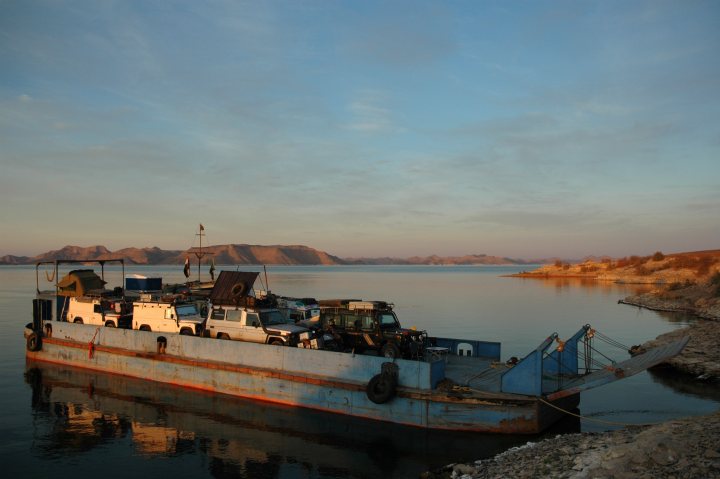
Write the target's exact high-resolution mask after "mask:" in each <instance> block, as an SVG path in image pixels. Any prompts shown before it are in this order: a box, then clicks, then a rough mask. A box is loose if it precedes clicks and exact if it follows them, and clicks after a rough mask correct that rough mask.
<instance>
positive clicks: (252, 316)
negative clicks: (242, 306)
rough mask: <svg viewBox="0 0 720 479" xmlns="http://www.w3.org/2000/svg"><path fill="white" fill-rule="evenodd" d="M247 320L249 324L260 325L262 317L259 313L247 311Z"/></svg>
mask: <svg viewBox="0 0 720 479" xmlns="http://www.w3.org/2000/svg"><path fill="white" fill-rule="evenodd" d="M245 321H246V322H245V324H246V325H247V326H260V319H258V315H257V313H247V316H246V319H245Z"/></svg>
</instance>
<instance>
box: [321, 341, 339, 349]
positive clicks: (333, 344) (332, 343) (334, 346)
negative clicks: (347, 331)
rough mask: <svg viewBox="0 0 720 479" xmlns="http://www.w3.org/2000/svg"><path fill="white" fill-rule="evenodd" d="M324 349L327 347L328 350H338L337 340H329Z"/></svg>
mask: <svg viewBox="0 0 720 479" xmlns="http://www.w3.org/2000/svg"><path fill="white" fill-rule="evenodd" d="M323 349H327V350H328V351H338V345H337V343H336V342H335V341H328V342H327V343H325V345H324V347H323Z"/></svg>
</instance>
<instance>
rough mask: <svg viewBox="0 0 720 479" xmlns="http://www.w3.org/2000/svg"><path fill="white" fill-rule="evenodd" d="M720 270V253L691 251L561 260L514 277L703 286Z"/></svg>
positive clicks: (714, 251) (719, 251)
mask: <svg viewBox="0 0 720 479" xmlns="http://www.w3.org/2000/svg"><path fill="white" fill-rule="evenodd" d="M719 271H720V250H706V251H690V252H685V253H670V254H663V253H662V252H660V251H658V252H656V253H655V254H653V255H648V256H630V257H624V258H615V259H614V258H609V257H601V258H599V259H598V258H593V259H587V260H585V261H583V262H581V263H577V264H570V263H569V262H564V261H561V260H557V261H555V263H553V264H545V265H544V266H542V267H540V268H537V269H535V270H533V271H525V272H522V273H518V274H516V275H514V276H521V277H524V278H566V277H573V278H587V279H596V280H600V281H613V282H620V283H635V284H668V285H669V284H675V285H678V284H686V283H688V284H689V283H702V282H706V281H708V280H709V278H710V277H712V276H713V275H714V274H716V273H717V272H719Z"/></svg>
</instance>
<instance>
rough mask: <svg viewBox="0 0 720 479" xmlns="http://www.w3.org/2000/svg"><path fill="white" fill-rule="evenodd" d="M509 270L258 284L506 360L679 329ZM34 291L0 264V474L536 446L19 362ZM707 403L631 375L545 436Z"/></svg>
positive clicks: (293, 276)
mask: <svg viewBox="0 0 720 479" xmlns="http://www.w3.org/2000/svg"><path fill="white" fill-rule="evenodd" d="M218 269H223V268H218ZM226 269H234V268H226ZM242 269H243V270H251V269H253V268H247V267H243V268H242ZM521 269H522V268H513V267H424V266H422V267H413V266H402V267H399V266H392V267H391V266H388V267H385V266H374V267H269V268H268V269H267V272H268V280H269V289H271V290H272V291H274V292H276V293H278V294H284V295H291V296H314V297H317V298H337V297H354V298H363V299H385V300H389V301H392V302H394V303H395V310H396V312H397V314H398V316H399V318H400V320H401V322H402V323H403V324H404V325H405V326H416V327H417V328H420V329H426V330H428V331H429V332H430V333H431V334H432V335H437V336H448V337H470V338H475V339H482V340H490V341H500V342H502V343H503V352H502V358H503V359H507V358H509V357H510V356H519V357H522V356H524V355H525V354H526V353H527V352H528V351H529V350H530V349H534V348H535V347H537V346H538V345H539V344H540V342H541V341H542V340H543V339H544V338H545V337H547V336H548V335H549V334H551V333H553V332H558V333H559V335H560V336H561V337H569V336H570V335H572V334H573V333H574V332H576V331H577V330H578V329H579V328H580V327H581V326H582V325H583V324H586V323H588V324H591V325H592V326H593V327H594V328H596V329H597V330H599V331H601V332H602V333H604V334H607V335H608V336H611V337H613V338H614V339H617V340H619V341H621V342H622V343H624V344H626V345H632V344H638V343H641V342H643V341H645V340H647V339H651V338H654V337H656V336H657V335H658V334H661V333H663V332H666V331H669V330H672V329H674V328H677V327H682V326H684V325H686V324H687V321H688V320H689V319H688V318H686V317H683V316H677V315H667V314H666V315H660V314H657V313H654V312H650V311H641V310H638V309H635V308H632V307H629V306H623V305H618V304H617V300H618V299H619V298H623V297H625V296H626V295H627V294H630V293H631V292H633V289H632V287H630V286H623V285H597V284H595V283H592V282H583V281H579V280H547V281H542V280H526V279H525V280H524V279H517V278H507V277H502V276H501V275H503V274H509V273H513V272H517V271H519V270H521ZM255 270H261V268H260V269H255ZM131 273H139V274H144V275H148V276H155V275H157V276H162V277H163V279H164V281H166V282H168V281H170V282H172V281H178V282H180V281H182V280H183V279H184V277H183V275H182V271H181V269H180V268H179V267H158V266H156V267H128V268H126V274H131ZM261 277H262V278H263V281H264V276H261ZM41 279H42V281H43V282H45V280H44V276H43V278H41ZM106 279H107V280H108V281H109V283H110V285H111V286H115V285H119V284H120V281H121V275H120V273H118V272H117V271H116V270H112V269H109V270H108V271H107V272H106ZM46 285H49V283H46V282H45V284H44V285H42V284H41V289H46V287H47V286H46ZM258 286H259V284H258ZM48 289H49V288H48ZM34 294H35V269H34V267H0V324H2V327H0V388H1V389H0V390H2V392H3V394H2V396H1V398H0V406H1V407H0V415H1V417H0V437H2V447H0V464H2V465H3V468H4V470H5V471H4V474H3V475H4V476H5V477H15V476H19V477H61V476H62V477H66V476H69V475H71V474H72V475H75V476H78V477H86V476H90V475H96V474H97V475H101V476H102V477H128V476H132V475H134V474H137V475H142V477H159V476H167V477H174V478H175V477H228V478H255V477H268V478H269V477H289V478H294V477H298V478H316V477H328V478H356V477H357V478H359V477H417V475H418V474H419V473H420V472H422V471H424V470H427V469H429V468H434V467H438V466H442V465H444V464H447V463H450V462H456V461H471V460H475V459H480V458H484V457H489V456H492V455H494V454H497V453H499V452H502V451H503V450H505V449H507V448H509V447H512V446H515V445H519V444H523V443H525V442H527V441H528V440H534V439H538V438H535V437H526V436H522V437H517V436H515V437H514V436H493V435H479V434H450V433H431V432H427V431H421V430H416V429H413V428H404V427H395V426H392V425H386V424H383V423H376V422H369V421H361V420H355V419H352V418H347V417H341V416H340V417H338V416H335V415H328V414H322V413H317V412H313V411H309V410H302V409H293V408H285V407H276V406H269V405H265V404H261V403H256V402H252V401H246V400H240V399H234V398H228V397H222V396H216V395H210V394H205V393H199V392H194V391H187V390H183V389H178V388H174V387H170V386H164V385H158V384H153V383H149V382H146V381H138V380H132V379H128V378H123V377H120V376H110V375H102V374H96V373H92V372H88V371H82V370H74V369H68V368H61V367H52V366H47V365H34V364H26V361H25V349H24V348H25V343H24V340H23V338H22V330H23V327H24V325H25V324H26V323H27V322H29V321H30V319H31V314H32V304H31V300H32V299H33V297H34ZM607 351H608V352H609V351H611V350H607ZM614 354H615V356H616V357H617V358H618V359H625V358H626V357H627V356H626V355H623V354H622V353H620V352H619V351H618V352H614ZM719 396H720V395H719V394H718V392H717V389H714V390H713V389H709V388H706V387H702V386H698V385H697V384H694V383H692V382H688V381H685V380H682V379H679V378H677V377H675V376H673V375H667V374H655V373H653V374H649V373H642V374H639V375H637V376H633V377H631V378H628V379H625V380H622V381H619V382H617V383H614V384H611V385H607V386H604V387H601V388H598V389H597V390H592V391H588V392H586V393H583V395H582V400H581V403H580V412H581V414H582V415H583V416H585V417H587V418H589V419H588V420H585V419H583V420H578V419H576V418H568V420H566V421H563V422H561V423H559V424H558V425H557V427H556V428H555V429H554V430H552V431H548V432H547V433H546V434H545V435H554V434H557V433H558V432H575V431H578V430H583V431H601V430H607V429H612V428H615V427H617V426H612V425H608V424H602V423H596V422H593V421H591V420H601V421H612V422H620V423H651V422H658V421H663V420H666V419H670V418H676V417H683V416H688V415H698V414H705V413H708V412H712V411H714V410H716V409H717V408H718V405H719V404H720V397H719Z"/></svg>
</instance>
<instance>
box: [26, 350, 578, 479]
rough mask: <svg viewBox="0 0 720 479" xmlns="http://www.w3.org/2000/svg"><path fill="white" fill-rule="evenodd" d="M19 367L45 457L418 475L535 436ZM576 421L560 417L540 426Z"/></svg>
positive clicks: (223, 470)
mask: <svg viewBox="0 0 720 479" xmlns="http://www.w3.org/2000/svg"><path fill="white" fill-rule="evenodd" d="M25 376H26V382H27V383H28V384H29V385H30V386H31V387H32V410H33V413H34V421H33V422H34V425H35V428H34V429H35V430H34V433H33V434H34V438H33V455H37V456H40V457H42V458H45V459H47V458H53V457H57V456H59V455H69V454H75V455H80V454H82V453H85V452H87V451H91V450H93V449H96V448H99V447H102V446H106V445H111V446H117V445H118V444H121V443H129V444H130V445H131V447H132V450H133V456H135V457H136V458H135V460H137V457H175V456H181V455H193V456H198V457H200V458H201V460H200V461H196V462H197V464H198V466H197V467H198V470H197V475H199V476H203V475H206V476H211V477H241V478H242V477H248V478H249V477H252V478H256V477H334V478H338V477H408V476H410V477H417V475H418V474H419V473H420V472H422V471H425V470H427V469H429V468H435V467H439V466H442V465H445V464H447V463H450V462H456V461H461V460H467V461H472V460H475V459H480V458H484V457H490V456H492V455H495V454H497V453H499V452H502V451H503V450H506V449H507V448H509V447H512V446H515V445H519V444H523V443H525V442H527V441H528V440H532V439H536V438H533V437H528V436H505V435H481V434H468V433H450V432H436V431H424V430H420V429H416V428H407V427H402V426H395V425H389V424H384V423H378V422H374V421H365V420H360V419H357V418H350V417H344V416H338V415H330V414H325V413H320V412H315V411H310V410H304V409H298V408H288V407H282V406H274V405H268V404H264V403H258V402H253V401H248V400H241V399H237V398H232V397H227V396H221V395H212V394H206V393H203V392H196V391H190V390H186V389H182V388H176V387H173V386H170V385H164V384H157V383H152V382H149V381H141V380H136V379H131V378H126V377H122V376H114V375H107V374H102V373H96V372H92V371H85V370H80V369H72V368H67V367H64V366H57V365H50V364H44V363H35V362H32V361H28V363H27V365H26V373H25ZM579 427H580V426H579V423H578V421H576V420H574V419H573V418H569V421H568V422H566V423H562V424H559V425H558V428H556V429H553V430H552V431H548V432H547V433H546V435H547V434H557V433H559V432H576V431H579ZM124 449H125V448H118V447H107V448H106V451H105V452H106V453H108V454H121V452H119V451H122V450H124ZM130 459H132V458H130ZM185 472H186V473H187V471H185Z"/></svg>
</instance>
